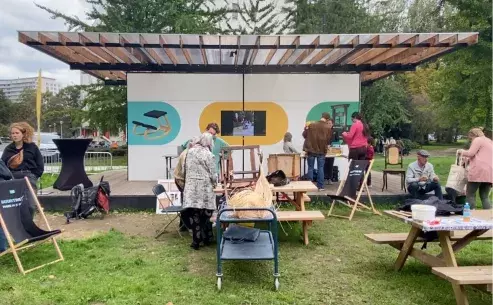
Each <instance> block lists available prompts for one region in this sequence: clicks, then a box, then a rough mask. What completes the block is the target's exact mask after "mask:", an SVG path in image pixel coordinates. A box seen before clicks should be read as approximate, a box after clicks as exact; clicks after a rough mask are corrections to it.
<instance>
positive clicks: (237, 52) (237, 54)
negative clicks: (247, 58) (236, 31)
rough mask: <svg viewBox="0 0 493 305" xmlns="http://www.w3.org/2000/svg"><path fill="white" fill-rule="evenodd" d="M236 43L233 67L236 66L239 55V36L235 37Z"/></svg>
mask: <svg viewBox="0 0 493 305" xmlns="http://www.w3.org/2000/svg"><path fill="white" fill-rule="evenodd" d="M236 45H237V48H236V56H235V67H236V66H238V57H239V56H240V45H241V43H240V36H238V37H236Z"/></svg>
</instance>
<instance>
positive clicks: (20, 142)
mask: <svg viewBox="0 0 493 305" xmlns="http://www.w3.org/2000/svg"><path fill="white" fill-rule="evenodd" d="M9 130H10V138H11V139H12V143H10V144H9V145H7V147H5V150H4V151H3V154H2V160H3V162H5V164H7V167H8V168H9V170H10V171H11V172H12V175H13V176H14V179H24V177H27V178H28V179H29V182H31V185H32V187H33V189H34V190H36V189H37V187H36V184H37V182H38V179H39V178H40V177H41V175H42V174H43V171H44V162H43V156H42V155H41V152H40V151H39V148H38V146H36V144H34V143H33V140H32V139H33V134H34V129H33V128H32V127H31V126H30V125H29V124H28V123H26V122H18V123H13V124H12V125H10V129H9Z"/></svg>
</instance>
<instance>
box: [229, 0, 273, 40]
mask: <svg viewBox="0 0 493 305" xmlns="http://www.w3.org/2000/svg"><path fill="white" fill-rule="evenodd" d="M277 5H278V3H277V1H272V0H249V1H248V2H247V1H245V2H243V5H242V6H241V7H240V9H239V11H235V12H234V13H235V14H238V15H239V19H240V20H241V22H239V26H238V28H237V29H235V28H233V27H231V25H230V24H228V27H229V29H230V31H231V32H232V33H234V34H258V35H269V34H276V33H278V32H279V31H280V30H282V28H281V22H280V21H278V20H277V16H276V15H277V14H276V13H277V12H276V8H277Z"/></svg>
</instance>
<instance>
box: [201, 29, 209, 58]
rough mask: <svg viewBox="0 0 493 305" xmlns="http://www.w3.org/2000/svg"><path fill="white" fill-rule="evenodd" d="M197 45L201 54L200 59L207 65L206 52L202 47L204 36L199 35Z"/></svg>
mask: <svg viewBox="0 0 493 305" xmlns="http://www.w3.org/2000/svg"><path fill="white" fill-rule="evenodd" d="M199 45H200V53H201V54H202V60H203V61H204V65H206V66H207V65H208V63H209V62H208V61H207V52H206V51H205V50H204V48H203V47H202V46H203V45H204V37H203V36H202V35H200V36H199Z"/></svg>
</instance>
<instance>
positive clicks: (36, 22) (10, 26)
mask: <svg viewBox="0 0 493 305" xmlns="http://www.w3.org/2000/svg"><path fill="white" fill-rule="evenodd" d="M34 2H36V3H37V4H40V5H43V6H46V7H49V8H51V9H55V10H58V11H60V12H63V13H65V14H68V15H77V16H78V17H79V18H80V19H82V20H85V12H86V11H87V10H88V9H89V6H88V4H87V3H86V1H85V0H0V79H6V78H18V77H33V76H37V75H38V70H39V69H41V70H42V74H43V76H46V77H52V78H56V79H57V81H58V82H60V83H62V84H65V85H71V84H76V85H78V84H80V71H76V70H73V71H72V70H70V68H69V66H68V65H67V64H65V63H63V62H61V61H59V60H57V59H55V58H53V57H51V56H48V55H45V54H44V53H42V52H39V51H37V50H35V49H33V48H31V47H28V46H26V45H24V44H22V43H20V42H19V41H18V34H17V31H19V30H20V31H67V30H68V27H67V26H66V25H65V24H64V22H63V20H62V19H55V20H54V19H51V18H50V14H48V13H47V12H46V11H44V10H42V9H40V8H38V7H37V6H36V5H35V4H34Z"/></svg>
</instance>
